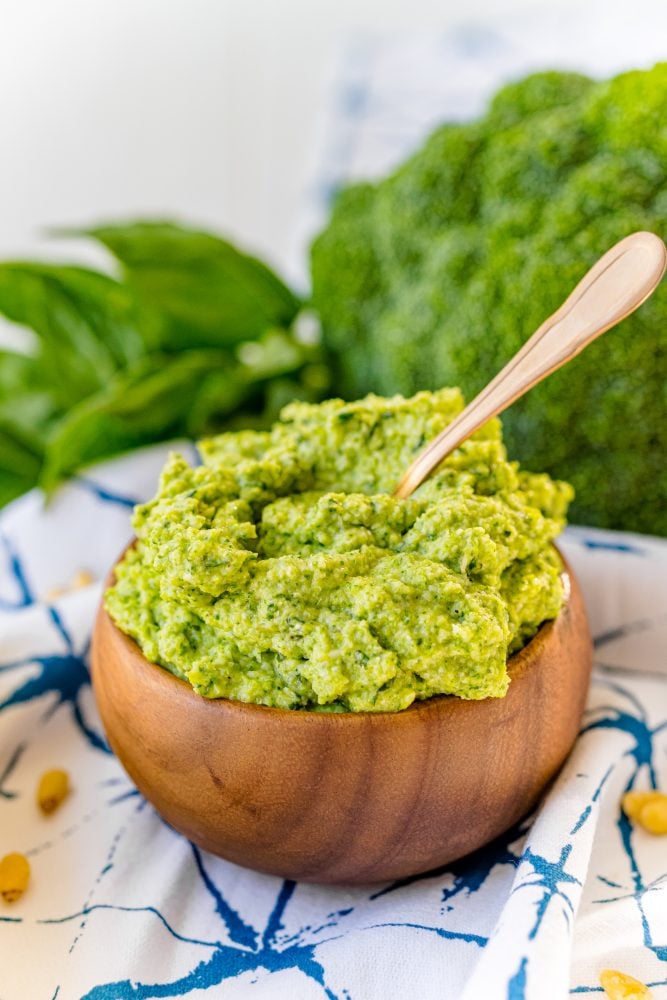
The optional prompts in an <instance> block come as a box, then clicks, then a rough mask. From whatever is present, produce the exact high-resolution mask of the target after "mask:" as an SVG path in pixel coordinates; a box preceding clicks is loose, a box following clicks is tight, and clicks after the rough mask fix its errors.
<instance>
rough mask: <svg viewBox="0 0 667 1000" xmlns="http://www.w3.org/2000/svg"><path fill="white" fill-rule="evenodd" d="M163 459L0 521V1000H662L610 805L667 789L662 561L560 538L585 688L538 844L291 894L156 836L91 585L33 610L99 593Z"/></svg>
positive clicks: (654, 881)
mask: <svg viewBox="0 0 667 1000" xmlns="http://www.w3.org/2000/svg"><path fill="white" fill-rule="evenodd" d="M188 447H189V446H188ZM165 452H166V449H165V447H163V446H160V447H157V448H153V449H149V450H146V451H143V452H137V453H135V454H133V455H130V456H128V457H126V458H122V459H118V460H116V461H114V462H109V463H106V464H105V465H103V466H100V467H99V468H97V469H95V470H93V471H92V472H91V473H90V474H89V475H87V476H86V477H84V478H82V479H79V480H77V481H75V482H73V483H71V484H70V485H68V486H67V487H65V488H64V489H63V490H61V491H60V493H59V494H58V495H57V496H56V497H55V499H54V500H53V502H52V503H51V505H50V506H49V507H47V508H46V509H44V507H43V504H42V500H41V498H40V497H39V496H38V495H37V494H30V495H28V496H27V497H25V498H23V499H22V500H19V501H17V502H16V503H14V504H13V505H12V506H10V507H9V508H8V509H6V510H5V511H4V512H3V514H2V515H0V636H1V637H2V641H1V643H0V854H4V853H5V852H7V851H10V850H20V851H24V852H25V853H26V854H27V855H28V856H29V858H30V862H31V865H32V869H33V875H32V882H31V885H30V887H29V890H28V891H27V893H26V894H25V896H24V897H23V898H22V899H21V900H20V901H19V903H17V904H14V906H13V907H9V906H7V905H5V906H3V907H2V908H0V997H1V998H2V1000H52V998H54V1000H55V998H57V1000H79V998H83V997H86V998H88V1000H125V998H130V997H136V998H139V997H168V998H173V997H184V996H186V997H189V998H192V1000H194V998H196V1000H199V998H201V1000H204V998H208V997H216V998H217V997H225V998H230V1000H231V998H237V997H244V998H245V997H248V998H252V1000H256V998H271V1000H274V998H275V1000H279V998H282V997H285V998H288V1000H294V998H295V997H296V998H299V1000H310V998H312V1000H323V998H324V997H328V998H329V1000H333V998H338V1000H405V998H418V1000H443V998H444V1000H449V998H464V1000H482V998H483V1000H496V998H497V1000H500V998H503V1000H521V998H527V1000H563V998H564V997H566V996H567V995H568V990H570V989H571V990H572V992H573V993H574V994H575V995H587V994H595V993H596V992H597V993H599V992H600V990H599V986H598V978H597V977H598V972H599V970H600V969H601V968H603V967H605V966H612V967H618V968H621V969H623V970H625V971H628V972H631V973H632V974H633V975H635V976H637V977H639V978H640V979H643V980H644V981H645V982H649V983H651V984H653V986H654V990H655V996H656V998H667V863H666V859H667V841H666V840H665V839H664V838H662V839H661V838H655V837H651V836H650V835H649V834H647V833H645V832H643V831H642V830H638V829H634V828H633V827H631V826H630V824H629V823H628V821H627V820H626V819H625V818H624V817H623V815H622V814H621V812H620V809H619V800H620V798H621V796H622V794H623V792H624V791H625V790H626V789H629V788H639V789H648V788H651V787H653V786H654V785H656V784H658V785H662V787H663V788H667V669H666V664H665V650H666V649H667V542H665V541H661V540H656V539H650V538H645V537H639V536H630V535H623V534H617V533H611V532H600V531H590V530H586V529H577V528H575V529H570V530H569V531H568V532H567V535H566V537H565V540H564V545H563V547H564V550H565V552H566V554H567V556H568V558H569V559H570V560H571V562H572V565H573V566H574V568H575V570H576V571H577V573H578V575H579V578H580V580H581V582H582V584H583V588H584V592H585V595H586V600H587V603H588V608H589V611H590V615H591V621H592V627H593V631H594V634H595V636H596V650H597V666H596V670H595V677H594V681H593V686H592V690H591V695H590V699H589V704H588V709H587V712H586V716H585V720H584V725H583V730H582V735H581V737H580V739H579V742H578V744H577V746H576V749H575V751H574V753H573V755H572V757H571V759H570V760H569V762H568V763H567V765H566V767H565V770H564V771H563V773H562V775H561V777H560V779H559V780H558V782H557V784H556V786H555V787H554V789H553V790H552V791H551V792H550V794H549V796H548V798H547V799H546V801H545V802H544V804H543V806H542V807H541V809H540V810H539V812H538V814H537V817H536V819H535V820H534V822H532V823H530V822H528V821H527V822H524V823H522V824H520V825H519V826H518V827H517V828H516V829H514V830H511V831H510V832H509V833H508V834H507V835H506V836H504V837H502V838H500V840H499V841H498V842H496V843H494V844H493V845H491V846H489V847H488V848H484V849H483V850H481V851H478V852H477V853H476V854H475V855H473V856H472V857H470V858H468V859H465V860H463V861H460V862H458V863H456V864H454V865H452V866H451V867H450V868H448V869H447V870H446V871H440V872H435V873H432V874H430V875H428V876H421V877H417V878H414V879H405V880H403V881H402V882H400V883H394V884H389V885H381V886H373V887H369V888H367V889H354V890H351V889H336V888H320V887H316V886H310V885H295V884H293V883H291V882H283V881H281V880H280V879H277V878H272V877H269V876H265V875H258V874H254V873H252V872H249V871H245V870H243V869H241V868H238V867H236V866H234V865H232V864H228V863H226V862H224V861H221V860H218V859H216V858H214V857H211V856H207V855H205V854H202V853H201V852H200V851H198V850H197V849H195V848H193V847H192V846H191V845H190V844H189V843H188V842H187V841H186V840H184V839H183V838H182V837H180V836H178V835H177V834H176V833H174V832H173V831H172V830H171V829H169V828H168V827H167V826H166V825H165V824H164V823H163V822H162V821H161V820H160V818H159V817H158V816H157V815H156V813H155V812H154V811H153V809H152V808H151V806H150V805H148V804H147V803H146V802H145V801H144V800H143V799H142V798H141V796H140V795H139V794H138V792H137V791H136V790H135V789H134V788H133V787H132V784H131V783H130V781H129V779H128V778H127V777H126V776H125V774H124V773H123V771H122V769H121V767H120V765H119V764H118V763H117V761H116V760H115V759H114V757H113V756H112V755H111V754H110V753H109V751H108V748H107V745H106V742H105V739H104V735H103V732H102V731H101V729H100V723H99V719H98V717H97V714H96V711H95V707H94V703H93V699H92V695H91V690H90V686H89V680H88V670H87V665H86V663H87V653H88V643H89V639H90V630H91V625H92V621H93V617H94V613H95V607H96V604H97V602H98V599H99V596H100V585H99V583H98V584H95V585H92V586H90V587H88V588H86V589H83V590H79V591H73V592H71V593H69V594H66V595H65V596H63V597H61V598H60V599H58V600H55V601H54V602H52V603H49V602H48V600H46V599H45V598H44V595H46V594H47V593H48V592H49V590H51V589H52V588H54V587H58V586H62V585H63V584H66V583H67V582H68V581H69V580H71V579H72V577H73V576H74V575H75V573H76V572H77V571H78V570H80V569H81V568H86V569H88V570H90V571H91V572H92V573H93V574H94V576H95V577H96V579H98V580H99V579H100V578H101V577H102V576H103V574H104V573H105V572H106V570H107V569H108V567H109V564H110V563H111V562H112V561H113V559H114V557H115V556H116V555H117V554H118V552H119V551H120V550H121V549H122V548H123V546H124V545H125V543H126V542H127V540H128V538H129V534H130V529H129V520H128V515H129V511H130V507H131V504H132V502H133V501H134V500H136V499H140V498H147V497H148V496H150V495H151V494H152V492H153V490H154V485H155V478H156V475H157V472H158V469H159V468H160V466H161V464H162V462H163V459H164V457H165ZM527 752H530V748H527ZM56 766H62V767H65V768H66V769H67V770H68V771H69V772H70V774H71V775H72V780H73V784H74V792H73V794H72V795H71V796H70V798H69V799H68V800H67V801H66V802H65V804H64V805H63V806H62V807H61V809H60V810H59V811H58V812H56V813H55V814H54V815H53V816H51V817H49V818H48V819H45V818H43V817H41V816H40V815H39V814H38V811H37V808H36V805H35V800H34V795H35V787H36V782H37V779H38V777H39V775H40V773H41V772H42V771H43V770H45V769H47V768H50V767H56Z"/></svg>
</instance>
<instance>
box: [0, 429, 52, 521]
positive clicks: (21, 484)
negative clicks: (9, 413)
mask: <svg viewBox="0 0 667 1000" xmlns="http://www.w3.org/2000/svg"><path fill="white" fill-rule="evenodd" d="M41 464H42V454H41V447H40V444H39V442H38V440H37V439H36V438H34V437H32V436H31V435H30V434H28V433H26V432H25V431H23V430H21V429H20V428H19V427H17V426H16V425H15V424H13V423H12V422H11V421H10V420H8V419H6V418H5V417H4V416H2V415H0V507H1V506H3V505H4V504H6V503H9V501H10V500H13V499H14V498H15V497H17V496H20V495H21V493H25V492H26V490H29V489H31V488H32V487H33V486H35V485H36V484H37V480H38V479H39V470H40V467H41Z"/></svg>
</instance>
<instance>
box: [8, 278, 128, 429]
mask: <svg viewBox="0 0 667 1000" xmlns="http://www.w3.org/2000/svg"><path fill="white" fill-rule="evenodd" d="M0 313H3V314H4V315H5V316H7V317H8V318H9V319H11V320H13V321H14V322H15V323H20V324H22V325H23V326H27V327H30V329H32V330H34V331H35V333H36V334H37V336H38V338H39V351H38V356H39V360H40V363H41V365H42V368H43V369H44V370H45V371H48V373H49V377H50V387H51V392H52V395H53V398H54V400H56V401H57V403H58V404H59V405H60V406H61V407H62V408H63V409H64V408H66V407H68V406H70V405H71V404H72V403H73V402H77V401H78V400H80V399H83V398H84V397H85V396H87V395H89V394H90V393H92V392H95V391H97V390H98V389H100V388H101V387H102V386H104V385H106V383H107V382H108V380H109V379H110V378H111V377H112V376H113V375H114V373H115V372H116V371H117V370H118V368H120V367H124V366H127V365H129V364H132V363H134V362H135V361H136V360H137V359H138V358H139V357H141V355H142V354H143V353H144V352H145V346H144V344H145V334H142V332H140V330H139V328H138V326H139V322H138V312H137V306H136V303H135V301H134V298H133V296H132V294H131V293H130V292H129V291H128V289H126V288H124V287H123V286H122V285H121V284H119V283H118V282H117V281H114V280H113V279H112V278H109V277H107V276H106V275H104V274H98V273H97V272H95V271H89V270H87V269H85V268H79V267H62V266H59V265H49V264H30V263H5V264H0Z"/></svg>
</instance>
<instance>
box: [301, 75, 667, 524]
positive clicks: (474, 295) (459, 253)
mask: <svg viewBox="0 0 667 1000" xmlns="http://www.w3.org/2000/svg"><path fill="white" fill-rule="evenodd" d="M665 94H667V63H661V64H659V65H657V66H655V67H654V68H653V69H651V70H648V71H636V72H630V73H624V74H622V75H620V76H617V77H616V78H614V79H612V80H609V81H604V82H595V81H593V80H589V79H587V78H586V77H584V76H581V75H579V74H576V73H558V72H546V73H536V74H533V75H531V76H529V77H527V78H526V79H524V80H521V81H519V82H516V83H512V84H510V85H508V86H506V87H504V88H503V89H502V90H501V91H499V93H497V94H496V96H495V98H494V99H493V101H492V102H491V105H490V107H489V110H488V112H487V114H486V115H485V116H484V117H483V118H481V119H480V120H478V121H475V122H472V123H470V124H464V125H444V126H442V127H441V128H439V129H438V130H437V131H436V132H435V133H434V134H433V135H432V136H431V137H430V138H429V139H428V140H427V142H426V144H425V145H424V147H423V148H422V149H421V150H420V151H419V152H418V153H417V154H416V155H414V156H413V157H412V158H411V159H409V160H408V161H407V162H406V163H404V164H403V165H402V166H401V167H399V169H398V170H397V171H396V172H395V173H394V174H392V175H391V176H390V177H388V178H386V179H385V180H382V181H380V182H379V183H377V184H368V183H366V184H363V185H357V186H353V187H350V188H348V189H347V190H345V191H343V192H342V193H341V194H340V196H339V198H338V200H337V202H336V204H335V206H334V209H333V215H332V218H331V221H330V223H329V225H328V227H327V228H326V229H325V230H324V232H322V233H321V234H320V235H319V236H318V237H317V239H316V240H315V242H314V244H313V248H312V284H313V304H314V306H315V308H316V309H317V310H318V312H319V314H320V318H321V321H322V327H323V332H324V337H325V341H326V343H327V345H328V347H329V348H330V351H331V354H332V358H333V364H334V366H335V369H336V391H337V392H339V393H341V394H342V395H345V396H347V397H348V398H353V397H357V396H362V395H364V394H365V393H367V392H369V391H374V392H378V393H382V394H383V395H388V394H391V393H394V392H403V393H405V394H412V393H414V392H416V391H417V390H419V389H435V388H438V387H439V386H442V385H461V386H462V387H463V388H464V391H465V392H466V394H467V396H468V397H471V396H472V395H473V394H474V393H476V392H477V391H479V390H480V389H481V388H482V387H483V386H484V385H485V383H486V382H487V381H488V380H489V379H490V378H491V377H492V376H493V375H494V374H495V373H496V372H497V371H498V370H499V369H500V368H501V367H502V365H503V364H504V363H505V362H506V361H507V360H508V358H509V357H510V356H511V355H512V354H513V353H514V352H515V351H516V350H517V348H518V347H519V346H520V345H521V344H522V343H523V342H524V341H525V340H526V338H527V337H528V336H530V334H531V333H532V332H533V330H535V328H536V327H537V326H539V324H540V323H541V322H542V321H543V320H544V319H545V318H546V316H547V315H549V313H551V312H553V310H554V309H556V308H557V307H558V306H559V305H560V303H561V302H562V301H563V299H564V298H565V297H566V296H567V295H568V294H569V292H570V291H571V289H572V288H573V286H574V285H575V284H576V283H577V281H578V280H579V279H580V278H581V277H582V276H583V274H584V273H585V271H586V270H587V269H588V268H589V267H590V266H591V264H593V263H594V261H595V260H596V259H597V258H598V257H599V256H600V255H601V254H602V253H603V252H604V251H605V250H607V249H608V248H609V247H610V246H611V245H612V244H613V243H615V242H616V241H617V240H619V239H621V238H622V237H624V236H627V235H628V234H629V233H630V232H632V231H634V230H637V229H648V230H651V231H652V232H655V233H657V234H658V235H660V236H662V237H663V239H664V238H665V236H666V235H667V233H666V229H667V124H666V119H665ZM503 423H504V426H505V436H506V439H507V442H508V448H509V449H510V454H511V455H512V456H513V457H515V458H518V459H521V461H522V463H523V464H524V465H526V466H527V467H528V468H532V469H535V470H540V471H542V470H543V471H547V472H549V473H550V474H551V475H553V476H555V477H563V478H565V479H568V480H569V481H570V482H572V483H573V484H574V486H575V489H576V491H577V500H576V502H575V504H574V507H573V514H574V516H575V518H576V519H578V520H580V521H585V522H587V523H589V524H596V525H600V526H603V527H610V528H626V529H632V530H637V531H648V532H653V533H657V534H663V535H664V534H667V461H666V460H665V458H666V456H667V283H665V284H663V285H662V286H661V288H660V289H658V291H657V292H656V294H655V295H654V296H653V297H652V299H651V300H650V301H649V302H647V303H646V304H645V305H644V306H643V307H642V308H641V310H640V311H639V312H638V313H636V314H635V315H634V316H631V317H630V318H629V319H627V320H625V321H624V322H623V323H622V324H621V325H620V326H619V327H618V328H616V329H615V330H613V331H611V332H609V333H608V334H606V335H605V336H604V337H603V338H601V339H600V340H599V341H597V342H596V343H595V344H593V345H592V346H591V347H590V348H588V349H587V351H586V352H584V354H582V355H581V356H580V357H578V358H577V359H575V360H574V361H573V362H571V364H569V365H568V366H567V368H565V369H563V370H562V371H560V372H557V373H556V374H555V375H553V376H551V378H549V379H548V380H547V381H546V382H544V383H543V384H542V385H540V386H538V387H537V388H535V389H534V390H533V391H532V392H531V393H529V394H528V396H526V397H525V398H524V399H523V400H520V401H519V402H518V403H516V404H514V406H512V407H511V408H510V410H508V411H507V413H506V414H505V417H504V420H503Z"/></svg>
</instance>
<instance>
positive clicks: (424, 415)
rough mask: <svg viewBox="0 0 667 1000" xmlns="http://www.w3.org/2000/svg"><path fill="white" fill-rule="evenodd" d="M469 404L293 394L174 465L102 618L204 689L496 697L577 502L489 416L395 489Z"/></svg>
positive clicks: (334, 702) (215, 692) (254, 693)
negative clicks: (262, 417)
mask: <svg viewBox="0 0 667 1000" xmlns="http://www.w3.org/2000/svg"><path fill="white" fill-rule="evenodd" d="M462 405H463V404H462V399H461V395H460V393H459V391H458V390H456V389H442V390H440V391H439V392H434V393H427V392H421V393H418V394H417V395H416V396H414V397H413V398H412V399H408V400H405V399H403V398H402V397H401V396H396V397H393V398H391V399H383V398H380V397H377V396H368V397H367V398H366V399H363V400H360V401H358V402H354V403H343V402H342V401H340V400H329V401H328V402H326V403H322V404H320V405H312V404H305V403H293V404H291V405H290V406H288V407H286V408H285V409H284V410H283V412H282V415H281V419H280V421H279V422H278V423H276V424H275V425H274V427H273V428H272V430H271V431H266V432H255V431H242V432H240V433H234V434H223V435H221V436H219V437H217V438H213V439H211V440H208V441H204V442H202V443H201V445H200V451H201V454H202V457H203V460H204V464H203V465H201V466H199V467H197V468H194V469H193V468H191V467H190V466H189V465H188V464H187V463H186V462H185V460H184V459H183V458H182V457H181V456H179V455H172V456H171V457H170V460H169V462H168V463H167V465H166V467H165V469H164V471H163V474H162V478H161V480H160V486H159V490H158V493H157V496H156V497H155V498H154V499H153V500H152V501H150V503H148V504H145V505H144V506H142V507H138V508H137V510H136V512H135V515H134V527H135V530H136V534H137V538H138V543H137V546H136V547H135V548H134V549H132V550H131V551H130V552H129V553H128V554H127V556H126V557H125V559H124V560H123V562H122V563H121V564H120V566H119V567H118V569H117V582H116V584H115V585H114V586H113V587H112V588H111V589H110V590H109V591H108V593H107V596H106V603H107V608H108V610H109V612H110V614H111V615H112V617H113V618H114V620H115V621H116V623H117V624H118V625H119V627H120V628H121V629H123V631H125V632H126V633H128V634H129V635H131V636H133V637H134V638H135V639H136V640H137V641H138V643H139V645H140V646H141V648H142V650H143V652H144V653H145V655H146V656H147V658H148V659H149V660H152V661H154V662H156V663H159V664H162V666H164V667H166V668H167V669H169V670H171V671H173V672H174V673H175V674H177V675H178V676H180V677H182V678H185V679H187V680H188V681H189V682H190V683H191V684H192V686H193V688H194V689H195V690H196V691H198V692H199V693H200V694H202V695H204V696H206V697H209V698H217V697H229V698H236V699H239V700H241V701H250V702H257V703H260V704H264V705H273V706H278V707H283V708H298V707H306V708H311V709H317V708H320V709H322V708H326V709H329V710H343V709H348V710H352V711H366V710H369V711H395V710H399V709H403V708H407V706H408V705H410V704H411V702H413V701H414V700H415V699H420V698H428V697H429V696H431V695H434V694H441V693H445V694H454V695H458V696H460V697H462V698H486V697H489V696H492V697H501V696H502V695H504V694H505V692H506V690H507V685H508V677H507V670H506V661H507V656H508V655H509V654H510V653H511V652H513V651H515V650H517V649H519V648H520V647H521V646H522V645H524V644H525V642H526V641H527V639H529V638H530V637H531V636H532V635H533V634H534V633H535V631H536V630H537V628H538V627H539V625H540V624H541V623H542V622H543V621H545V620H546V619H549V618H553V617H555V615H556V614H557V613H558V610H559V608H560V606H561V602H562V587H561V582H560V579H559V571H560V565H559V560H558V556H557V554H556V552H555V550H554V549H553V548H552V546H551V545H550V542H551V540H552V539H553V538H554V537H555V536H556V535H557V534H558V532H559V531H560V529H561V527H562V525H563V523H564V518H565V513H566V509H567V505H568V502H569V500H570V498H571V492H572V491H571V489H570V487H569V486H568V485H567V484H565V483H559V482H553V481H552V480H550V479H549V478H548V477H547V476H544V475H536V474H532V473H524V472H521V471H519V469H518V467H517V465H516V463H513V462H508V461H507V459H506V455H505V449H504V446H503V444H502V439H501V432H500V423H499V421H492V422H491V423H489V424H488V425H487V426H486V427H484V428H483V429H482V430H481V431H479V432H478V433H477V434H476V435H475V436H474V438H472V439H471V440H470V441H468V442H467V443H466V444H464V445H463V446H462V447H461V448H460V449H459V450H457V451H456V452H455V453H454V454H453V455H452V456H451V457H450V458H449V459H447V461H446V462H445V463H443V465H442V466H441V467H440V469H439V470H438V471H437V473H436V474H435V475H433V476H432V477H431V478H430V479H429V480H428V481H427V482H426V483H425V484H423V486H422V487H421V488H420V489H419V490H418V491H417V493H416V494H414V495H413V497H411V498H410V499H409V500H397V499H395V498H393V497H392V496H390V495H389V491H391V489H392V488H393V487H394V485H395V483H396V482H397V480H398V478H399V477H400V474H401V473H402V472H403V471H404V469H405V468H406V466H407V465H408V464H409V461H410V460H411V458H412V457H413V456H414V455H415V454H416V452H417V451H418V450H419V449H420V448H421V447H422V446H423V445H424V443H425V442H426V441H428V440H429V439H430V438H432V437H433V436H435V435H436V434H437V433H438V432H439V431H440V430H441V429H442V428H443V427H445V426H446V425H447V424H448V423H449V422H450V421H451V420H452V419H453V417H454V416H455V415H456V414H457V413H458V412H459V411H460V410H461V408H462Z"/></svg>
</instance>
